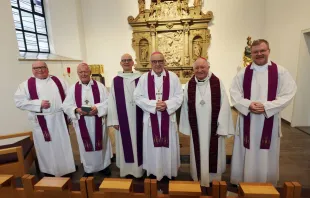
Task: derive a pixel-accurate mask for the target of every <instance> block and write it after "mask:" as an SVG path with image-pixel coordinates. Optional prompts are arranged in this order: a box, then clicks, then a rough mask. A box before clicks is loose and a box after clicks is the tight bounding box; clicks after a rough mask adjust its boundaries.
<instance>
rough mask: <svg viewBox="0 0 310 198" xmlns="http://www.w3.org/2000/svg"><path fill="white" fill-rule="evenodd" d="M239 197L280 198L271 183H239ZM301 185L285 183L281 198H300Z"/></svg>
mask: <svg viewBox="0 0 310 198" xmlns="http://www.w3.org/2000/svg"><path fill="white" fill-rule="evenodd" d="M238 191H239V192H238V194H239V197H244V198H256V197H257V198H280V193H279V192H278V191H277V190H276V188H275V187H274V186H273V185H272V184H271V183H240V185H239V188H238ZM300 195H301V185H300V184H299V183H298V182H285V183H284V185H283V192H282V198H300Z"/></svg>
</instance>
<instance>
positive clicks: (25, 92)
mask: <svg viewBox="0 0 310 198" xmlns="http://www.w3.org/2000/svg"><path fill="white" fill-rule="evenodd" d="M59 81H60V83H61V86H62V87H63V90H64V92H65V93H66V92H67V87H68V86H67V84H66V82H65V81H63V80H61V79H59ZM35 88H36V93H37V95H38V99H35V100H32V99H31V97H30V94H29V87H28V80H27V81H25V82H23V83H21V84H20V85H19V87H18V89H17V91H16V92H15V95H14V101H15V104H16V107H18V108H19V109H21V110H25V111H28V112H29V113H28V119H29V121H30V122H31V125H32V127H33V131H32V133H33V140H34V145H35V149H36V154H37V158H38V162H39V167H40V171H41V172H43V173H47V174H51V175H55V176H63V175H66V174H69V173H72V172H74V171H75V165H74V159H73V153H72V148H71V142H70V137H69V133H68V128H67V125H66V121H65V117H64V113H63V111H62V108H61V104H62V98H61V95H60V92H59V89H58V87H57V85H56V83H55V82H54V81H53V79H52V78H51V76H49V77H47V78H46V79H38V78H35ZM42 100H48V101H49V102H50V108H48V109H41V102H42ZM38 116H44V119H45V121H46V125H47V129H48V132H49V136H50V141H46V140H45V137H44V134H43V132H42V129H41V127H40V125H39V122H38Z"/></svg>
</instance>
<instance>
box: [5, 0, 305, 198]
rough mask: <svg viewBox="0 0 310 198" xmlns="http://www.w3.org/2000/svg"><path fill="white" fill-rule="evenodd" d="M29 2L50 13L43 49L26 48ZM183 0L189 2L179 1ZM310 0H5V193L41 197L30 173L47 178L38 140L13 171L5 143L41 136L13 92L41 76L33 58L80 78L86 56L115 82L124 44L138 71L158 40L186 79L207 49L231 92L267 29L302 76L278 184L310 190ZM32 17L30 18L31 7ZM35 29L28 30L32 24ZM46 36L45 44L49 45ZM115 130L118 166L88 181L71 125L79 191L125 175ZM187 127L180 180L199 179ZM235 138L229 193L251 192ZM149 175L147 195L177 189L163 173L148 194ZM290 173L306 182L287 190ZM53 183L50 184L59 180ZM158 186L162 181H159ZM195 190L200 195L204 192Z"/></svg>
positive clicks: (274, 52) (286, 113) (286, 119)
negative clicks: (245, 187)
mask: <svg viewBox="0 0 310 198" xmlns="http://www.w3.org/2000/svg"><path fill="white" fill-rule="evenodd" d="M30 2H36V3H38V2H39V3H38V5H41V4H43V5H44V9H42V10H41V12H42V13H44V20H45V21H44V24H45V25H43V26H44V28H46V31H45V33H42V34H41V33H40V34H37V41H36V42H37V43H38V46H39V47H38V46H37V47H38V48H36V47H34V51H36V52H31V50H29V48H31V47H28V52H27V50H25V49H27V47H25V46H27V45H29V46H30V45H31V42H33V40H31V39H30V40H27V38H23V39H25V41H24V40H23V39H22V40H23V41H21V37H23V36H21V35H19V34H18V31H19V30H18V27H17V25H16V16H17V15H18V16H19V15H20V14H21V12H18V11H17V9H16V7H21V6H25V7H27V4H29V5H30V4H31V3H30ZM31 5H34V3H32V4H31ZM159 5H162V7H161V8H160V9H157V7H156V6H159ZM174 5H180V6H179V7H178V6H175V7H173V6H174ZM164 6H166V7H164ZM33 8H34V7H33ZM309 8H310V1H309V0H298V1H295V2H292V1H289V0H273V1H268V0H261V1H255V0H236V1H230V0H222V1H216V0H201V1H200V0H199V1H197V0H168V1H166V0H157V1H156V0H126V1H124V0H113V1H102V0H66V1H60V0H1V1H0V11H1V12H0V18H1V20H0V27H1V31H0V43H1V47H0V60H1V62H2V64H1V65H2V66H1V68H2V72H3V75H2V76H1V78H0V82H1V84H2V86H1V96H0V102H1V104H3V105H4V106H3V105H2V111H3V113H4V115H3V116H1V124H0V195H1V196H0V197H2V195H6V196H3V197H9V194H5V193H7V192H10V193H12V196H11V197H14V196H13V195H16V197H17V195H18V197H34V194H32V193H31V192H30V191H29V192H28V191H27V190H26V186H27V185H30V186H31V182H30V183H27V182H28V180H27V179H28V178H30V175H33V177H31V179H30V180H31V181H33V180H37V181H39V180H41V179H42V178H43V174H42V173H41V172H40V171H39V169H38V166H37V161H36V160H35V158H36V156H35V154H34V151H33V149H36V148H32V147H31V146H29V145H26V147H27V148H28V153H27V154H26V155H25V153H24V155H25V156H27V157H25V159H23V163H22V164H19V166H17V165H16V166H15V165H14V168H15V169H16V171H15V173H16V174H15V175H14V176H13V177H11V176H8V173H6V170H7V169H8V168H7V167H8V166H4V164H5V163H7V159H6V157H10V156H9V154H5V151H4V150H5V149H7V148H8V147H7V145H13V147H14V146H17V145H18V144H15V143H16V142H17V141H21V140H22V138H20V139H19V138H17V139H16V137H15V135H16V134H20V133H24V134H25V135H27V134H28V136H27V138H28V140H27V141H30V140H32V139H31V133H28V132H31V131H32V126H31V123H30V122H29V121H28V119H27V112H26V111H20V110H19V109H17V108H16V106H15V104H14V101H13V95H14V93H15V91H16V88H17V87H18V85H19V84H20V83H21V82H22V81H24V80H26V79H28V78H29V77H31V76H32V73H31V65H32V63H33V62H34V61H36V60H42V61H44V62H46V63H47V65H48V68H49V72H50V74H53V75H56V76H59V77H61V78H63V79H64V80H65V81H67V82H68V84H69V85H73V84H74V83H76V82H77V81H78V75H77V72H76V70H77V66H78V64H79V63H82V62H86V63H88V64H89V65H91V66H92V73H93V78H94V79H96V80H99V81H101V82H103V83H104V84H105V86H106V87H107V88H108V89H109V88H110V86H111V83H112V80H113V78H114V77H115V76H116V75H117V72H118V71H121V69H122V68H121V66H120V60H121V56H122V55H123V54H125V53H129V54H131V55H132V57H133V59H134V62H135V65H134V68H135V70H136V71H140V72H146V71H148V70H149V69H150V62H149V58H150V54H151V53H152V52H153V51H156V50H160V51H162V52H163V53H164V54H165V57H166V59H167V60H166V61H167V65H166V67H167V69H168V70H169V71H173V72H174V73H176V74H177V75H178V77H179V78H180V81H181V83H182V85H184V84H185V83H186V82H187V81H188V80H189V79H190V78H191V76H192V75H193V72H192V64H193V62H194V60H195V59H197V57H200V56H201V57H204V58H206V59H208V61H209V62H210V66H211V67H210V70H211V71H212V72H213V73H215V74H216V75H217V76H218V77H219V78H221V80H222V82H223V84H224V86H225V89H226V92H227V95H228V96H229V87H230V86H231V82H232V80H233V78H234V77H235V75H236V74H237V73H238V71H240V69H242V68H243V67H244V66H246V65H247V64H248V61H251V60H249V59H248V58H249V56H247V47H248V45H249V42H251V41H252V40H256V39H259V38H264V39H266V40H268V41H269V44H270V58H271V60H273V61H276V62H277V63H278V64H280V65H281V66H283V67H284V68H285V69H287V70H288V71H289V73H290V74H291V75H292V76H293V78H294V80H295V81H296V84H297V93H296V95H295V97H294V100H293V101H292V102H291V104H290V105H289V106H287V107H286V108H285V109H284V110H283V111H282V112H281V117H282V120H281V127H282V134H283V137H281V146H280V162H279V168H280V169H279V175H280V179H279V182H278V185H277V186H275V189H276V190H277V191H278V192H279V195H278V196H275V197H279V196H280V195H281V197H286V198H289V197H295V198H297V197H302V198H306V197H310V147H309V145H310V107H309V105H308V101H310V89H309V87H308V84H309V83H308V74H309V73H310V67H309V65H310V22H309V18H310V12H309ZM23 9H26V8H23ZM164 11H166V12H164ZM25 13H26V12H25ZM40 16H41V15H40ZM42 16H43V15H42ZM23 17H26V18H27V16H26V15H25V16H23ZM34 18H35V17H34ZM34 18H33V19H34ZM176 18H177V20H176ZM33 19H32V20H33ZM189 26H190V27H189ZM37 29H38V30H39V28H36V31H38V30H37ZM183 31H184V32H183ZM43 32H44V31H43ZM27 33H28V34H29V31H28V32H27ZM38 35H39V37H40V36H41V42H42V43H39V40H40V39H39V37H38ZM44 35H45V36H44ZM20 36H21V37H20ZM36 42H35V43H36ZM40 45H42V46H43V47H42V46H41V47H42V48H41V47H40ZM38 49H43V50H38ZM231 111H232V115H233V121H234V125H236V122H237V114H238V113H237V110H236V109H234V108H233V107H232V109H231ZM108 133H109V137H110V139H111V143H112V150H113V154H114V157H113V158H112V164H111V165H110V169H111V172H112V173H111V175H110V176H108V177H107V176H105V175H103V174H102V173H96V174H95V175H94V178H92V179H91V180H90V182H89V183H88V180H87V179H85V180H83V182H85V185H82V181H81V178H82V177H83V173H84V170H83V165H82V164H81V159H80V154H79V149H78V143H77V137H76V133H75V131H74V129H73V126H72V125H70V126H69V134H70V140H71V144H72V151H73V155H74V161H75V165H76V167H77V171H76V172H75V173H74V174H73V175H71V178H70V182H71V183H69V184H68V183H67V182H68V181H67V180H66V183H65V184H63V185H66V186H70V187H69V189H71V190H72V191H79V192H81V195H80V194H79V195H78V194H74V193H73V195H72V197H101V196H102V195H100V194H98V195H95V194H94V195H92V194H91V193H90V192H91V191H92V190H93V191H94V192H95V191H98V190H99V189H100V190H101V187H102V182H103V181H104V180H105V179H107V178H112V180H111V182H112V183H113V181H114V180H113V178H115V179H119V178H120V174H119V169H118V168H117V167H116V164H115V153H116V151H115V138H114V133H115V131H114V129H113V128H112V127H110V128H109V129H108ZM179 136H180V140H179V141H180V154H181V167H180V169H179V170H178V176H177V177H176V178H175V179H174V180H175V181H184V182H188V181H192V178H191V175H190V165H189V164H190V141H189V137H188V136H185V135H182V134H181V133H180V134H179ZM11 137H12V138H15V140H14V141H15V142H12V141H10V140H8V139H10V138H11ZM233 144H234V137H230V138H227V139H226V163H227V164H226V172H225V173H224V174H223V175H222V181H225V182H226V184H225V189H226V191H227V195H228V196H231V197H238V195H239V197H242V196H241V195H240V189H239V191H238V187H237V186H236V185H233V184H231V183H230V174H231V158H232V151H233V146H234V145H233ZM16 148H17V147H16ZM16 152H18V153H19V154H20V155H23V151H22V150H21V151H19V150H18V149H16ZM29 153H30V154H29ZM19 157H21V158H24V157H23V156H19ZM1 166H3V167H5V168H3V167H2V168H1ZM258 166H259V165H258ZM30 180H29V181H30ZM7 181H10V182H7ZM108 181H109V180H108ZM92 182H93V183H92ZM124 182H126V181H124ZM147 182H150V181H149V180H147V178H145V177H143V178H141V179H133V180H132V186H131V187H130V191H131V192H134V193H145V195H141V196H140V197H152V198H155V197H164V196H166V195H167V194H170V190H171V189H170V188H171V185H170V187H169V180H162V181H158V182H157V183H156V180H155V183H156V186H155V188H157V189H156V190H157V191H156V192H155V195H154V194H152V195H146V194H147V193H146V192H150V191H149V190H150V189H148V188H147V187H145V185H146V183H147ZM152 182H154V181H152ZM287 182H292V183H293V185H294V184H296V183H294V182H298V183H299V184H298V185H301V188H300V189H299V188H298V187H295V188H296V189H299V191H300V192H297V191H298V190H296V191H295V192H296V194H295V196H293V195H290V194H289V193H287V192H289V190H290V189H291V188H290V186H289V185H288V183H287ZM13 183H14V187H16V188H20V189H22V188H25V194H23V193H24V191H21V190H20V191H17V194H14V193H16V192H15V191H14V190H12V188H10V189H9V190H7V189H6V187H7V186H13ZM42 183H43V181H42ZM25 184H27V185H25ZM46 185H47V186H50V184H46ZM51 185H52V184H51ZM88 185H90V186H91V188H92V189H88V188H89V187H90V186H88ZM117 185H118V184H117ZM119 185H120V184H119ZM188 185H189V186H190V185H191V184H188ZM219 185H221V184H220V183H218V184H214V186H212V187H208V188H202V189H201V196H206V195H208V196H210V197H214V198H215V197H223V198H224V197H226V193H225V195H222V194H221V196H219V195H216V193H214V192H215V190H214V189H216V187H219ZM298 185H297V184H296V186H298ZM42 186H43V187H42ZM42 186H41V188H39V187H38V188H37V189H36V188H34V190H47V191H48V190H50V189H52V188H48V187H44V185H43V184H42ZM28 187H29V186H28ZM29 188H31V187H29ZM120 188H122V185H120ZM150 188H153V186H152V184H151V187H150ZM219 188H220V187H219ZM292 188H293V187H292ZM55 189H56V187H55ZM55 189H54V190H55ZM85 189H86V190H85ZM52 190H53V189H52ZM199 190H200V188H199ZM291 190H292V189H291ZM13 191H14V193H13ZM61 191H63V189H62V190H61ZM33 192H34V191H33ZM107 192H109V193H110V194H109V193H108V194H107V197H109V196H111V197H113V196H112V195H113V193H111V192H112V191H107ZM113 192H114V191H113ZM116 192H117V193H119V192H120V191H116ZM290 192H291V193H292V192H293V191H290ZM1 193H4V194H1ZM156 193H158V194H156ZM39 194H40V193H39ZM39 194H38V195H39ZM56 194H57V193H56ZM56 194H54V195H56ZM160 194H163V195H162V196H161V195H160ZM293 194H294V193H293ZM59 195H60V194H59ZM177 195H178V194H175V195H174V196H173V195H171V197H178V196H177ZM180 195H182V194H180ZM185 195H186V194H185ZM41 196H43V194H42V195H41ZM114 196H115V197H116V196H118V195H117V194H115V195H114ZM122 196H124V197H125V194H124V193H123V194H121V196H119V197H122ZM186 196H188V197H200V194H199V195H198V196H197V194H188V195H186ZM46 197H48V196H46ZM59 197H61V196H59ZM64 197H66V196H64ZM67 197H68V196H67ZM104 197H105V196H104ZM133 197H134V196H133ZM166 197H167V196H166ZM180 197H181V196H180ZM183 197H184V196H183ZM244 197H247V196H244ZM260 197H264V196H263V195H262V196H260ZM266 197H267V196H266Z"/></svg>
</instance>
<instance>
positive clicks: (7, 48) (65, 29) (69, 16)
mask: <svg viewBox="0 0 310 198" xmlns="http://www.w3.org/2000/svg"><path fill="white" fill-rule="evenodd" d="M77 1H79V0H77ZM47 3H48V6H49V8H50V9H46V10H47V11H49V13H48V16H47V17H49V19H48V20H49V21H50V22H51V24H52V27H53V28H52V29H49V30H51V31H49V33H51V35H50V36H52V37H53V39H52V41H54V43H53V44H54V52H55V53H56V54H58V55H62V56H68V57H70V58H76V59H82V58H83V55H82V53H83V50H81V45H82V43H83V40H82V41H81V37H80V35H79V34H80V32H81V31H80V27H78V26H79V25H80V24H81V21H79V20H78V15H79V14H80V13H78V12H80V10H79V9H76V6H78V5H77V4H76V2H75V0H66V1H52V0H49V1H48V2H47ZM0 18H1V20H0V27H1V31H0V44H1V45H0V60H1V64H0V68H1V78H0V84H1V89H0V93H1V94H0V104H1V111H2V116H1V119H0V135H1V134H9V133H16V132H23V131H29V130H31V126H30V123H29V122H28V120H27V114H26V112H24V111H21V110H19V109H17V108H16V107H15V104H14V101H13V95H14V93H15V91H16V89H17V87H18V85H19V84H20V83H21V82H22V81H24V80H26V79H28V78H29V77H30V76H31V75H32V72H31V64H32V61H18V56H19V52H18V46H17V41H16V35H15V27H14V23H13V16H12V10H11V5H10V1H9V0H2V1H0ZM82 29H83V28H82ZM47 64H48V65H49V69H50V73H51V74H55V75H58V76H60V77H63V76H62V75H63V72H64V71H65V69H66V67H67V66H70V67H71V71H72V75H73V76H72V77H71V78H70V79H68V78H67V79H68V81H69V82H70V83H72V82H74V81H75V80H76V79H77V77H76V74H75V73H76V72H75V71H76V65H77V64H78V62H77V61H71V62H67V61H64V62H61V61H47ZM73 72H74V73H73Z"/></svg>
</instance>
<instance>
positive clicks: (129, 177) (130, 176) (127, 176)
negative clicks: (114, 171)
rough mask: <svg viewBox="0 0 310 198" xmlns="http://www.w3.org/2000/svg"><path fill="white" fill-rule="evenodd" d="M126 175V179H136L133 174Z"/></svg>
mask: <svg viewBox="0 0 310 198" xmlns="http://www.w3.org/2000/svg"><path fill="white" fill-rule="evenodd" d="M125 177H126V179H134V178H135V177H134V176H132V175H126V176H125Z"/></svg>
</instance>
